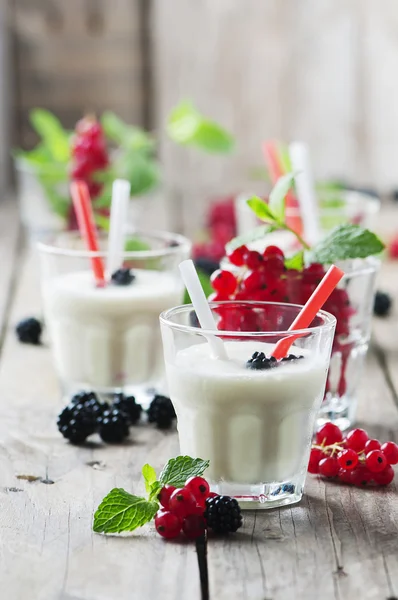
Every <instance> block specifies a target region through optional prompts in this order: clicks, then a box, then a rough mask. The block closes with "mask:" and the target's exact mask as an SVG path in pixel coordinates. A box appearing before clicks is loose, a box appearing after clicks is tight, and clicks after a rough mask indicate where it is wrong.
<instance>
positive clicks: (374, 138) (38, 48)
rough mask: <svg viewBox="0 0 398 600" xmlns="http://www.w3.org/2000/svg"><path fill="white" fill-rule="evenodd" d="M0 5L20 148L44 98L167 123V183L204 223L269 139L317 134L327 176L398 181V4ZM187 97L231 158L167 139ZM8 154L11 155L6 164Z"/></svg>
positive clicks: (61, 105)
mask: <svg viewBox="0 0 398 600" xmlns="http://www.w3.org/2000/svg"><path fill="white" fill-rule="evenodd" d="M0 6H2V7H3V9H2V10H3V14H4V10H5V8H7V9H8V12H7V19H6V26H4V18H3V19H2V18H1V15H2V12H0V32H1V23H2V22H3V40H4V31H7V32H8V36H9V38H10V40H11V42H10V46H11V49H12V52H11V53H10V54H9V57H10V60H12V68H11V69H9V77H8V79H7V81H8V85H7V88H8V89H9V92H10V93H11V94H12V98H13V102H12V108H11V111H10V112H9V119H11V129H12V141H13V143H14V144H16V143H22V144H24V145H25V144H26V145H29V144H30V143H31V142H32V141H33V140H32V137H31V133H30V130H29V128H28V126H27V113H28V111H29V109H30V108H31V107H33V106H39V105H41V106H46V107H48V108H50V109H51V110H54V111H55V112H57V114H58V115H59V116H60V117H61V118H62V120H63V121H64V123H65V125H68V126H71V125H73V123H74V121H75V120H76V119H77V118H78V117H79V116H80V115H81V114H82V112H83V111H84V110H94V111H97V112H101V110H103V109H105V108H109V109H112V110H115V112H117V113H119V114H120V116H122V117H123V118H125V119H127V120H129V121H131V122H135V123H137V124H141V125H145V126H147V127H156V128H158V129H159V132H160V133H159V135H160V138H161V158H162V161H163V164H164V169H165V170H164V186H165V189H166V190H167V191H168V192H170V193H171V197H172V198H173V199H174V200H173V202H175V203H176V204H177V205H178V207H179V208H178V210H177V211H176V212H177V213H178V215H179V217H180V223H179V224H180V225H182V226H184V228H185V229H188V230H191V229H192V223H194V226H195V227H196V226H197V219H198V218H200V217H201V215H202V214H203V209H204V199H205V198H207V197H208V196H209V195H212V194H227V193H229V192H235V191H238V190H241V189H243V188H247V187H248V186H249V187H250V186H251V185H252V184H251V183H250V180H249V177H248V173H249V171H250V170H251V168H252V167H253V166H256V165H260V164H261V153H260V143H261V140H262V139H264V138H267V137H268V138H269V137H278V138H282V139H286V140H292V139H303V140H305V141H307V142H308V143H309V145H310V147H311V149H312V153H313V160H314V170H315V172H316V175H317V176H318V177H340V178H344V179H347V180H349V181H351V182H354V183H356V184H358V185H369V186H373V187H376V188H377V189H378V190H379V191H382V192H385V191H390V190H391V189H392V188H395V187H398V168H397V166H398V164H397V163H398V116H397V112H398V111H397V107H398V79H397V77H396V73H398V33H397V32H398V3H397V2H396V0H383V2H382V3H380V1H378V0H300V2H297V0H245V1H244V2H242V0H198V1H196V2H193V1H190V2H189V1H188V2H187V0H112V2H111V1H110V0H68V2H64V1H63V0H8V1H7V0H0ZM0 35H1V33H0ZM3 45H4V44H3ZM1 48H2V45H1V43H0V65H1V64H3V63H4V61H2V50H1ZM1 68H3V70H4V64H3V67H0V69H1ZM3 81H4V78H3ZM2 97H3V98H4V91H3V93H2V94H1V93H0V111H1V110H3V121H1V117H0V129H1V127H2V126H3V128H4V123H5V122H8V119H5V118H4V111H5V108H4V101H3V103H2V101H1V98H2ZM182 97H188V98H191V99H192V100H193V101H194V102H195V104H196V105H197V106H198V107H199V108H200V109H201V110H202V111H203V112H206V113H208V114H209V115H210V116H212V117H214V118H215V119H218V120H219V121H220V122H221V123H222V124H224V125H225V126H226V127H228V128H229V129H230V130H231V131H232V132H233V133H234V134H235V135H236V137H237V139H238V152H237V153H236V154H235V155H234V156H233V157H229V158H223V157H208V156H203V155H201V154H200V153H198V152H195V151H190V150H185V149H181V148H177V147H175V146H174V145H172V144H171V143H170V142H168V141H167V140H166V138H165V136H164V133H163V131H162V126H163V125H164V121H165V118H166V115H167V114H168V112H169V110H170V108H171V107H172V106H173V105H174V104H175V103H176V102H178V101H179V100H180V99H181V98H182ZM1 123H3V125H1ZM0 133H1V131H0ZM0 139H1V136H0ZM4 146H5V142H3V155H4V153H5V148H4ZM1 156H2V154H1V150H0V163H1ZM0 176H1V175H0ZM181 206H182V207H183V210H182V211H181Z"/></svg>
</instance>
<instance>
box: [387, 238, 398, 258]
mask: <svg viewBox="0 0 398 600" xmlns="http://www.w3.org/2000/svg"><path fill="white" fill-rule="evenodd" d="M389 252H390V256H391V258H398V238H395V239H393V240H392V242H391V243H390V247H389Z"/></svg>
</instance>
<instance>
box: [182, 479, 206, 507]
mask: <svg viewBox="0 0 398 600" xmlns="http://www.w3.org/2000/svg"><path fill="white" fill-rule="evenodd" d="M185 487H186V488H187V489H188V490H189V491H190V492H191V493H192V494H193V495H194V496H195V498H196V501H197V502H198V503H199V504H201V503H202V502H203V505H204V504H205V501H206V498H207V496H208V495H209V492H210V486H209V484H208V483H207V481H206V479H204V478H203V477H190V478H189V479H188V480H187V481H186V483H185Z"/></svg>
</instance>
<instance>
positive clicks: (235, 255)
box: [227, 246, 249, 267]
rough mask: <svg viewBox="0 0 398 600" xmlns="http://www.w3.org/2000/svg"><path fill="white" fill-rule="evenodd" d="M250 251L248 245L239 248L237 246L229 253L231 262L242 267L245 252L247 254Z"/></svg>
mask: <svg viewBox="0 0 398 600" xmlns="http://www.w3.org/2000/svg"><path fill="white" fill-rule="evenodd" d="M248 251H249V250H248V248H247V247H246V246H240V247H239V248H236V249H235V250H233V251H232V252H230V253H228V254H227V257H228V260H229V262H230V263H232V264H233V265H235V266H236V267H241V266H242V265H243V264H244V257H245V254H247V253H248Z"/></svg>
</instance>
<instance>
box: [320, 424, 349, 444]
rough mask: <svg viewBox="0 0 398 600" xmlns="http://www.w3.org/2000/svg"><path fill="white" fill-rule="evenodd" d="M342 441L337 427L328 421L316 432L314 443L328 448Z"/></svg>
mask: <svg viewBox="0 0 398 600" xmlns="http://www.w3.org/2000/svg"><path fill="white" fill-rule="evenodd" d="M342 439H343V434H342V433H341V430H340V428H339V427H337V425H335V424H334V423H331V422H330V421H328V422H327V423H325V424H324V425H322V427H321V428H320V429H319V430H318V431H317V434H316V443H317V444H323V445H324V446H330V444H338V443H339V442H341V441H342Z"/></svg>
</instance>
